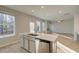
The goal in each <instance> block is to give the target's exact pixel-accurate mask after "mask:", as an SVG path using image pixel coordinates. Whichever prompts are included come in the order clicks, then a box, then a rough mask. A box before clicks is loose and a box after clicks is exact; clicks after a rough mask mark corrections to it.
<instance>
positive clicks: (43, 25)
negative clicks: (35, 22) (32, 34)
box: [42, 22, 46, 32]
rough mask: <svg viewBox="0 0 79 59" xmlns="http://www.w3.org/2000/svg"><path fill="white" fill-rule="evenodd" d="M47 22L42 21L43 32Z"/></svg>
mask: <svg viewBox="0 0 79 59" xmlns="http://www.w3.org/2000/svg"><path fill="white" fill-rule="evenodd" d="M45 27H46V26H45V22H42V32H45Z"/></svg>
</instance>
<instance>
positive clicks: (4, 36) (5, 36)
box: [0, 34, 15, 38]
mask: <svg viewBox="0 0 79 59" xmlns="http://www.w3.org/2000/svg"><path fill="white" fill-rule="evenodd" d="M12 36H15V34H9V35H3V36H0V38H7V37H12Z"/></svg>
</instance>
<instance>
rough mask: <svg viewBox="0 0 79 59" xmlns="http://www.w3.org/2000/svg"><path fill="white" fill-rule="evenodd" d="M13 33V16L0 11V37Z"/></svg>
mask: <svg viewBox="0 0 79 59" xmlns="http://www.w3.org/2000/svg"><path fill="white" fill-rule="evenodd" d="M14 34H15V17H14V16H11V15H8V14H4V13H0V38H2V37H8V36H13V35H14Z"/></svg>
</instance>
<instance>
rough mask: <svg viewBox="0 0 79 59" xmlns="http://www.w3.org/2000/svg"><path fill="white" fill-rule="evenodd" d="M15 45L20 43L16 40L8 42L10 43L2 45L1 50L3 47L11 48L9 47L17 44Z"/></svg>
mask: <svg viewBox="0 0 79 59" xmlns="http://www.w3.org/2000/svg"><path fill="white" fill-rule="evenodd" d="M15 43H18V41H17V40H16V41H11V42H8V43H5V44H2V45H0V48H2V47H6V46H9V45H12V44H15Z"/></svg>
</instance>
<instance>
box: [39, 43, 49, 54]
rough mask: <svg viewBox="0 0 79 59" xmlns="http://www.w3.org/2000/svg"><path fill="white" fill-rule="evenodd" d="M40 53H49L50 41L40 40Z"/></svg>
mask: <svg viewBox="0 0 79 59" xmlns="http://www.w3.org/2000/svg"><path fill="white" fill-rule="evenodd" d="M39 53H49V43H45V42H40V45H39Z"/></svg>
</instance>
